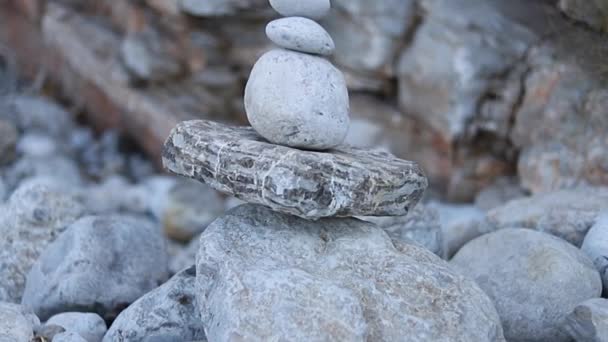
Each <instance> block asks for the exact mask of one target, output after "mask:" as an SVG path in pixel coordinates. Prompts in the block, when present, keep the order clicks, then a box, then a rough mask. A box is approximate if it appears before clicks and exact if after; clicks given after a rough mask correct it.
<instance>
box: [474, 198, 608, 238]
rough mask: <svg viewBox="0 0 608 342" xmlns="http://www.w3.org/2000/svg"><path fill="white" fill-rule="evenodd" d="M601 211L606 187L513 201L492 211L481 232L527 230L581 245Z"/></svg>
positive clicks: (607, 205) (607, 202) (607, 200)
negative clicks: (508, 229)
mask: <svg viewBox="0 0 608 342" xmlns="http://www.w3.org/2000/svg"><path fill="white" fill-rule="evenodd" d="M602 211H608V188H601V187H597V188H578V189H572V190H559V191H553V192H548V193H544V194H539V195H534V196H532V197H526V198H521V199H516V200H512V201H510V202H508V203H507V204H505V205H503V206H500V207H498V208H495V209H493V210H491V211H490V212H489V213H488V215H487V220H486V221H487V222H485V224H484V228H483V230H484V231H493V230H497V229H501V228H509V227H515V228H530V229H535V230H538V231H542V232H546V233H549V234H552V235H555V236H558V237H560V238H562V239H565V240H566V241H568V242H570V243H572V244H574V245H576V246H580V245H581V243H582V242H583V239H584V238H585V234H587V231H588V230H589V228H591V226H592V225H593V224H594V223H595V221H596V219H597V216H598V214H599V213H600V212H602Z"/></svg>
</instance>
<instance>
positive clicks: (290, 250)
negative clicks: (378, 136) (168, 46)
mask: <svg viewBox="0 0 608 342" xmlns="http://www.w3.org/2000/svg"><path fill="white" fill-rule="evenodd" d="M270 3H271V5H272V6H273V8H274V9H275V10H277V11H278V12H279V13H281V14H282V15H285V16H288V17H287V18H283V19H278V20H275V21H273V22H271V23H270V24H268V26H267V30H266V32H267V35H268V37H269V38H270V39H271V40H272V41H273V42H275V43H276V44H277V45H278V46H279V47H281V48H280V49H275V50H272V51H270V52H268V53H266V54H265V55H263V56H262V57H261V58H260V60H259V61H258V62H257V63H256V65H255V67H254V68H253V71H252V73H251V77H250V79H249V82H248V83H247V87H246V92H245V106H246V111H247V116H248V118H249V121H250V123H251V126H252V127H231V126H226V125H223V124H219V123H215V122H210V121H188V122H182V123H180V124H179V125H178V126H177V127H176V128H175V129H174V130H173V131H172V133H171V135H170V136H169V138H168V139H167V142H166V143H165V147H164V151H163V162H164V165H165V167H166V168H167V169H168V170H170V171H172V172H174V173H176V174H179V175H183V176H186V177H190V178H193V179H196V180H199V181H201V182H204V183H206V184H208V185H210V186H212V187H213V188H215V189H217V190H218V191H221V192H223V193H226V194H228V195H232V196H235V197H237V198H239V199H241V200H243V201H245V202H247V204H244V205H241V206H239V207H237V208H235V209H232V210H231V211H229V212H228V213H226V214H225V215H223V216H222V217H220V218H218V219H217V220H216V221H215V222H214V223H212V224H211V225H209V226H208V227H207V229H206V230H205V232H204V233H203V234H202V236H201V239H200V247H199V251H198V253H197V258H196V273H197V274H196V282H197V298H198V300H197V306H198V310H199V311H200V313H201V317H202V320H203V324H204V325H205V332H206V334H207V337H208V339H209V340H210V341H229V340H243V341H395V340H404V336H407V337H406V338H405V340H408V341H409V340H411V341H424V340H434V341H439V340H445V341H456V340H462V341H485V340H488V341H490V340H492V341H494V340H496V341H498V340H501V338H502V329H501V327H500V322H499V319H498V315H497V314H496V312H495V310H494V309H493V307H492V304H491V302H490V300H489V299H488V298H487V297H485V296H484V295H483V293H482V292H481V290H478V289H477V288H476V287H475V285H474V284H473V282H472V281H469V280H466V279H465V278H463V277H461V276H459V275H457V274H455V273H452V271H450V270H449V269H448V268H447V267H445V265H444V264H443V261H441V260H440V259H439V258H437V257H436V256H435V255H433V254H432V253H431V252H429V251H428V250H426V249H424V248H422V247H418V246H416V245H413V244H409V243H404V242H399V243H398V244H397V242H395V243H393V242H392V241H391V239H390V237H389V236H388V234H387V233H386V232H385V231H384V230H383V229H382V228H380V227H378V226H376V225H374V224H372V223H368V222H364V221H360V220H357V219H355V218H352V217H354V216H403V215H406V214H407V213H408V211H409V209H411V208H412V207H413V206H415V205H416V203H417V202H418V201H419V200H420V198H421V197H422V194H423V192H424V190H425V188H426V186H427V180H426V177H425V176H424V174H423V173H422V171H421V170H420V168H419V167H418V165H417V164H416V163H414V162H410V161H406V160H401V159H398V158H396V157H394V156H392V155H390V154H387V153H383V152H378V151H368V150H363V149H355V148H351V147H349V146H344V145H342V142H343V141H344V138H345V136H346V133H347V131H348V122H349V118H348V114H349V106H348V92H347V89H346V85H345V82H344V77H343V76H342V73H341V72H340V71H339V70H337V69H336V68H335V67H334V66H333V65H332V64H331V63H330V62H329V61H327V60H326V59H325V58H324V57H325V56H329V55H331V53H332V52H333V50H334V44H333V41H332V39H331V37H330V36H329V34H327V32H326V31H325V30H324V29H323V28H322V27H321V26H320V25H319V24H317V23H316V22H315V21H313V19H315V20H316V19H319V18H321V17H323V16H324V15H325V14H326V13H327V11H328V10H329V7H330V6H329V1H328V0H291V1H289V0H270ZM478 322H482V323H478ZM285 327H289V328H285ZM429 327H432V329H431V328H429Z"/></svg>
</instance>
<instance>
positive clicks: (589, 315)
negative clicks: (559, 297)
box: [564, 298, 608, 342]
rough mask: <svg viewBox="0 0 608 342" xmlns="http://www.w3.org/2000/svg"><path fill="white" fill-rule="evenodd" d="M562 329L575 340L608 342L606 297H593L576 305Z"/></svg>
mask: <svg viewBox="0 0 608 342" xmlns="http://www.w3.org/2000/svg"><path fill="white" fill-rule="evenodd" d="M564 330H565V331H566V332H568V334H569V335H570V336H572V338H573V339H574V340H575V341H577V342H608V299H605V298H593V299H589V300H586V301H584V302H582V303H581V304H579V305H577V306H576V307H575V308H574V310H573V311H572V313H571V314H570V315H568V317H567V318H566V322H565V324H564Z"/></svg>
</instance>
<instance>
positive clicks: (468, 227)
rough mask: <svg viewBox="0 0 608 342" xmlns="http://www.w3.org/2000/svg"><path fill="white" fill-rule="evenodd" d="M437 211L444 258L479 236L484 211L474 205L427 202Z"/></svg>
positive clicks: (449, 256)
mask: <svg viewBox="0 0 608 342" xmlns="http://www.w3.org/2000/svg"><path fill="white" fill-rule="evenodd" d="M429 206H430V207H431V208H434V209H436V210H437V212H438V213H439V222H440V223H441V235H442V240H443V250H444V252H445V255H444V256H445V258H446V259H449V258H451V257H452V256H453V255H454V254H455V253H456V252H458V250H459V249H460V248H461V247H462V246H464V245H465V244H466V243H467V242H469V241H471V240H473V239H474V238H476V237H478V236H480V235H481V234H482V232H481V224H482V222H483V221H484V219H485V214H484V212H483V211H482V210H481V209H479V208H477V207H476V206H474V205H454V204H444V203H439V202H431V203H429Z"/></svg>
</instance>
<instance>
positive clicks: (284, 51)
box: [245, 0, 349, 150]
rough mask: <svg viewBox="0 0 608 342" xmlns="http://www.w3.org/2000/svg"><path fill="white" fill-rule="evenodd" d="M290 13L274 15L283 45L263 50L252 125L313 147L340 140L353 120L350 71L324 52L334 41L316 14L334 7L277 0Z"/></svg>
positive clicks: (248, 92)
mask: <svg viewBox="0 0 608 342" xmlns="http://www.w3.org/2000/svg"><path fill="white" fill-rule="evenodd" d="M270 4H271V5H272V7H273V8H274V9H275V10H276V11H277V12H279V13H280V14H282V15H284V16H287V17H286V18H282V19H278V20H275V21H272V22H271V23H269V24H268V26H267V27H266V35H267V36H268V38H269V39H270V40H271V41H272V42H274V43H275V44H276V45H278V46H279V47H281V49H275V50H272V51H269V52H267V53H266V54H265V55H263V56H262V57H261V58H260V59H259V60H258V61H257V63H256V64H255V66H254V67H253V70H252V72H251V76H250V78H249V82H248V83H247V87H246V88H245V110H246V111H247V117H248V119H249V122H250V123H251V126H252V127H253V128H254V129H255V130H256V131H257V132H258V133H259V134H260V135H261V136H263V137H264V138H266V139H267V140H268V141H270V142H272V143H275V144H280V145H285V146H291V147H296V148H306V149H313V150H324V149H328V148H332V147H336V146H338V145H340V144H341V143H342V142H343V141H344V138H345V137H346V133H347V132H348V125H349V117H348V114H349V106H348V90H347V88H346V82H345V81H344V76H343V75H342V73H341V72H340V70H338V69H336V67H334V66H333V65H332V64H331V63H330V62H329V61H327V60H326V59H325V58H324V57H326V56H330V55H332V54H333V52H334V48H335V45H334V41H333V40H332V38H331V36H330V35H329V33H327V31H325V29H324V28H323V27H322V26H321V25H319V24H318V23H316V22H315V21H314V20H318V19H321V18H322V17H324V16H325V15H326V14H327V12H328V11H329V8H330V4H329V0H314V1H297V0H272V1H270Z"/></svg>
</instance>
